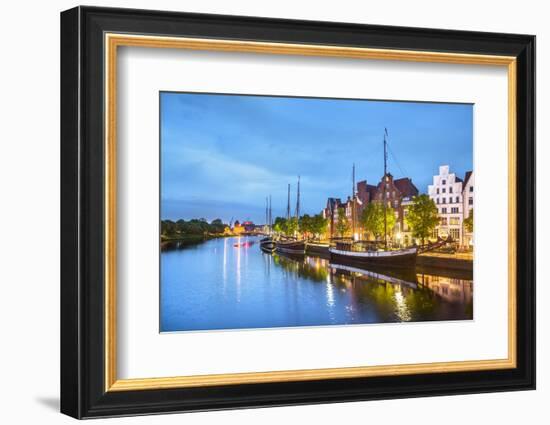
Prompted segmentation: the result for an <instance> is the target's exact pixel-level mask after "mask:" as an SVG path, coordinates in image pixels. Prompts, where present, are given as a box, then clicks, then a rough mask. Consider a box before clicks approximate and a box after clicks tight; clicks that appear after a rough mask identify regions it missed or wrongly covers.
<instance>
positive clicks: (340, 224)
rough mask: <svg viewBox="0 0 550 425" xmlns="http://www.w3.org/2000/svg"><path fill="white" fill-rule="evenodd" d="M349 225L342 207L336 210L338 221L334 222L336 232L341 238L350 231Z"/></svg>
mask: <svg viewBox="0 0 550 425" xmlns="http://www.w3.org/2000/svg"><path fill="white" fill-rule="evenodd" d="M350 227H351V226H350V224H349V221H348V218H347V217H346V210H345V209H344V208H343V207H340V208H338V221H337V222H336V232H338V234H339V235H340V237H343V236H344V235H345V234H346V233H347V232H349V230H350Z"/></svg>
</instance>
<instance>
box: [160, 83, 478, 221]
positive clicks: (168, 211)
mask: <svg viewBox="0 0 550 425" xmlns="http://www.w3.org/2000/svg"><path fill="white" fill-rule="evenodd" d="M160 102H161V117H160V119H161V217H162V218H163V219H166V218H169V219H175V220H177V219H179V218H183V219H186V220H188V219H191V218H201V217H202V218H206V219H207V220H209V221H210V220H213V219H215V218H221V219H222V220H224V221H225V222H229V220H231V219H232V218H233V219H234V220H236V219H238V220H240V221H243V220H252V221H254V222H256V223H263V222H264V221H265V218H264V217H265V197H266V196H269V195H271V196H272V199H273V201H272V202H273V214H274V216H277V215H284V214H285V211H286V202H287V201H286V199H287V184H288V183H290V184H291V203H292V204H293V203H294V202H295V199H296V181H297V177H298V175H300V176H301V205H302V211H303V212H305V213H309V214H316V213H318V212H320V211H321V209H322V208H323V207H324V206H325V203H326V199H327V197H340V198H346V197H347V196H348V195H350V193H351V185H352V184H351V174H352V171H351V170H352V165H353V163H355V167H356V180H357V181H360V180H364V179H366V180H367V182H368V183H369V184H377V182H378V181H380V178H381V177H382V174H383V153H382V152H383V144H382V140H383V134H384V128H385V127H387V129H388V133H389V138H388V143H389V148H390V152H389V161H388V169H389V171H390V172H391V173H392V174H393V175H394V176H395V177H396V178H399V177H410V178H412V180H413V182H414V183H415V185H416V186H417V187H418V189H419V190H420V192H423V193H425V192H426V191H427V185H428V184H430V183H431V181H432V176H433V175H434V174H436V173H437V172H438V167H439V165H443V164H448V165H450V167H451V171H452V172H456V173H458V175H459V176H461V177H463V176H464V173H465V172H466V171H468V170H472V147H473V146H472V124H473V123H472V121H473V106H472V105H463V104H440V103H416V102H393V101H392V102H384V101H370V100H335V99H313V98H288V97H267V96H240V95H218V94H191V93H167V92H162V93H161V94H160ZM292 209H293V210H294V208H292Z"/></svg>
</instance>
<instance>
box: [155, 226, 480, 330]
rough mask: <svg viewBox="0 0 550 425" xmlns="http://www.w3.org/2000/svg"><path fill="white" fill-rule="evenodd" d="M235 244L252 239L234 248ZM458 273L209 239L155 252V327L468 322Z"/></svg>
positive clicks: (467, 290)
mask: <svg viewBox="0 0 550 425" xmlns="http://www.w3.org/2000/svg"><path fill="white" fill-rule="evenodd" d="M243 242H254V243H253V244H252V245H251V246H248V247H243V246H240V247H235V246H234V245H235V244H242V243H243ZM463 277H464V276H461V277H460V278H459V277H457V276H453V275H452V274H451V275H447V276H443V275H440V274H438V272H434V271H432V270H430V271H429V273H427V272H426V271H422V272H421V271H419V270H408V271H401V272H395V271H389V270H363V269H359V268H356V267H349V266H345V265H338V264H330V262H329V261H328V260H326V259H322V258H319V257H312V256H298V257H287V256H282V255H277V254H274V255H268V254H264V253H262V252H261V250H260V248H259V243H258V239H257V238H247V237H242V238H221V239H214V240H210V241H208V242H204V243H201V244H198V245H192V246H187V247H184V248H183V249H173V250H165V251H163V252H162V253H161V330H162V331H185V330H208V329H243V328H271V327H289V326H315V325H344V324H361V323H385V322H408V321H428V320H468V319H472V298H473V282H472V280H471V279H464V278H463ZM220 282H221V283H222V284H221V285H220Z"/></svg>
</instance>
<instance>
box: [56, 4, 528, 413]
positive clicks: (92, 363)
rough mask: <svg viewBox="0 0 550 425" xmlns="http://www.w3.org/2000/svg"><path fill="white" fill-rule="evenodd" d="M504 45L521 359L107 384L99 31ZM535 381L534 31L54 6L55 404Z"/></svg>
mask: <svg viewBox="0 0 550 425" xmlns="http://www.w3.org/2000/svg"><path fill="white" fill-rule="evenodd" d="M105 32H119V33H139V34H154V35H168V36H186V37H205V38H217V39H232V40H257V41H266V42H276V43H308V44H319V45H331V46H348V47H349V46H352V47H370V48H383V49H400V50H422V51H433V52H450V53H476V54H485V55H507V56H515V57H516V58H517V153H516V154H517V259H516V261H517V312H516V313H517V367H516V368H514V369H503V370H485V371H473V372H451V373H431V374H420V375H419V374H417V375H402V376H384V377H370V378H346V379H326V380H313V381H301V382H272V383H261V384H245V385H226V386H209V387H194V388H175V389H164V390H163V389H158V390H143V391H118V392H106V391H105V385H104V379H105V378H104V375H105V374H104V370H105V361H104V353H105V343H104V332H105V327H104V319H103V318H104V309H105V304H104V297H105V293H104V286H103V279H104V269H105V264H104V261H105V260H104V258H105V256H104V252H105V251H104V250H105V248H104V232H103V231H102V229H104V227H105V219H104V206H105V202H104V182H105V181H104V176H105V164H104V155H105V152H104V146H103V143H102V140H103V135H104V114H103V113H104V105H105V99H104V91H103V87H104V84H105V81H104V79H105V77H104V70H103V64H104V48H105V46H104V33H105ZM534 388H535V37H534V36H531V35H518V34H498V33H480V32H469V31H451V30H433V29H420V28H406V27H390V26H374V25H357V24H348V23H332V22H330V23H329V22H313V21H297V20H284V19H265V18H255V17H240V16H221V15H204V14H191V13H176V12H162V11H146V10H132V9H111V8H96V7H76V8H74V9H70V10H67V11H65V12H62V13H61V412H62V413H65V414H67V415H70V416H73V417H75V418H93V417H105V416H120V415H137V414H152V413H163V412H187V411H203V410H218V409H234V408H243V407H260V406H281V405H298V404H313V403H328V402H343V401H353V400H374V399H387V398H404V397H418V396H436V395H452V394H467V393H483V392H494V391H512V390H529V389H534Z"/></svg>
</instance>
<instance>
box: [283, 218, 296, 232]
mask: <svg viewBox="0 0 550 425" xmlns="http://www.w3.org/2000/svg"><path fill="white" fill-rule="evenodd" d="M297 230H298V219H297V218H296V217H291V218H290V220H286V226H285V235H287V236H294V233H296V231H297Z"/></svg>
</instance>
